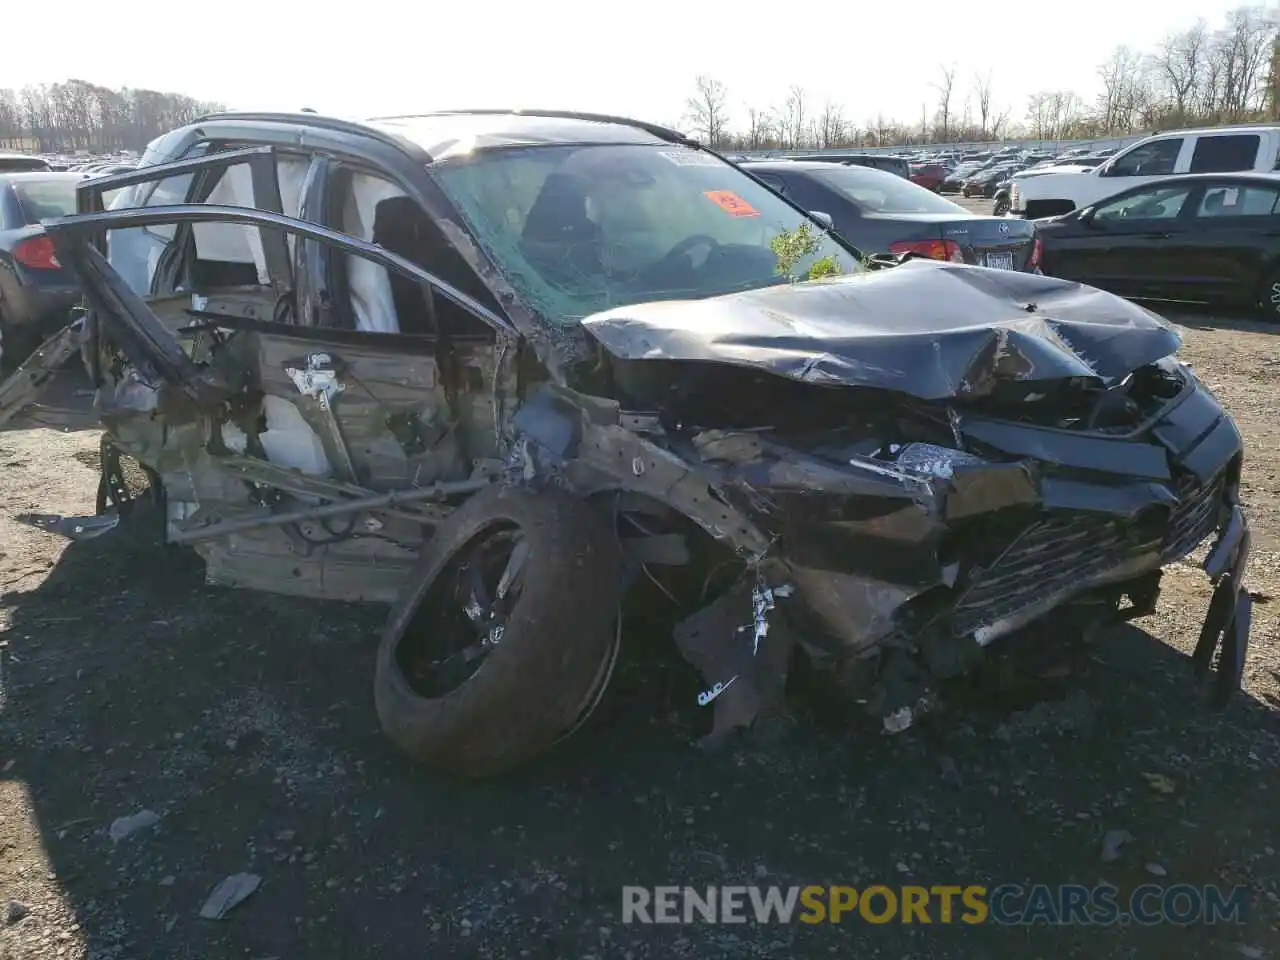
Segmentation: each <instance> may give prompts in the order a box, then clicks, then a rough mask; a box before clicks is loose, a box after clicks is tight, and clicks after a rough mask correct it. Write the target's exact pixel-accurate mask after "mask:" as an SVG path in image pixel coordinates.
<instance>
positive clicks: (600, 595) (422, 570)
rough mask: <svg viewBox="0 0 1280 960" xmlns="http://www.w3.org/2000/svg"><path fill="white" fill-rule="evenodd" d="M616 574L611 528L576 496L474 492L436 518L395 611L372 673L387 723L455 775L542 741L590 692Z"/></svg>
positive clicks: (532, 751) (399, 740)
mask: <svg viewBox="0 0 1280 960" xmlns="http://www.w3.org/2000/svg"><path fill="white" fill-rule="evenodd" d="M621 582H622V564H621V559H620V555H619V550H618V544H617V538H616V534H615V533H614V531H613V530H611V529H610V527H609V525H608V524H607V523H606V522H605V521H604V520H603V519H602V518H601V516H600V515H599V514H598V512H596V511H594V510H592V509H591V507H589V506H588V505H587V504H586V503H585V502H583V501H582V500H580V499H578V498H576V497H574V496H572V495H571V494H569V493H567V492H566V491H563V490H560V489H555V488H548V489H542V490H530V489H527V488H522V487H505V486H494V487H491V488H487V489H485V490H482V491H481V492H480V493H478V494H476V495H475V496H474V497H472V498H471V499H470V500H469V501H467V502H466V503H465V504H463V505H462V506H461V507H459V508H458V510H457V511H455V512H454V513H452V514H450V515H449V517H448V518H446V519H445V521H444V522H443V523H441V524H440V526H439V527H438V528H437V529H436V532H435V534H434V536H432V537H431V539H430V540H428V541H427V543H426V545H425V546H424V547H423V552H422V556H421V557H420V559H419V561H418V564H417V566H416V567H415V569H414V571H413V572H412V574H411V575H410V576H409V578H408V579H407V580H406V582H405V586H404V588H403V589H402V592H401V596H400V599H399V600H398V601H397V602H396V604H395V606H394V607H393V609H392V611H391V616H390V618H389V620H388V622H387V626H386V629H385V631H384V633H383V636H382V642H381V645H380V646H379V648H378V660H377V669H376V672H375V677H374V697H375V700H376V704H377V710H378V718H379V720H380V722H381V724H382V729H383V731H384V732H385V733H386V734H387V736H388V737H390V738H391V740H392V741H393V742H394V743H395V744H396V745H397V746H398V747H399V748H400V749H401V750H403V751H404V752H406V753H407V754H409V755H410V756H412V757H414V758H415V759H417V760H420V761H422V762H424V763H427V764H430V765H432V766H434V767H437V768H439V769H441V770H445V771H448V772H450V773H455V774H460V775H464V776H473V777H475V776H487V775H492V774H496V773H499V772H501V771H503V770H506V769H508V768H510V767H513V766H515V765H517V764H519V763H521V762H523V761H526V760H528V759H530V758H532V757H534V756H536V755H538V754H539V753H541V752H543V751H545V750H546V749H548V748H549V747H550V746H551V745H552V744H553V743H554V742H555V741H556V740H557V738H558V737H560V736H561V735H562V734H564V733H565V732H566V731H568V730H570V729H571V728H572V727H573V726H574V724H575V722H576V721H577V719H578V718H579V716H580V714H581V713H582V711H583V708H584V704H586V703H588V702H590V701H592V699H593V697H594V696H596V695H597V694H598V692H599V690H598V687H599V680H600V676H601V673H602V665H605V664H607V663H609V662H610V661H611V658H612V656H613V653H614V642H615V639H616V622H617V613H618V600H619V592H620V587H621Z"/></svg>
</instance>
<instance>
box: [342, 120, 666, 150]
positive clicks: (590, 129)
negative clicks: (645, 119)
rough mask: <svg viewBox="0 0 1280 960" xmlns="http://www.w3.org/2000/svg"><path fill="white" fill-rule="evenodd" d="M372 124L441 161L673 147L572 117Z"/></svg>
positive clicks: (631, 130)
mask: <svg viewBox="0 0 1280 960" xmlns="http://www.w3.org/2000/svg"><path fill="white" fill-rule="evenodd" d="M367 122H368V124H369V126H371V127H373V128H374V129H377V130H382V131H384V132H385V133H390V134H393V135H395V136H399V137H403V138H404V139H406V140H408V141H410V142H412V143H416V144H417V145H418V146H420V147H422V149H423V150H425V151H426V152H427V153H428V154H429V155H430V156H431V157H432V159H435V160H444V159H448V158H449V157H451V156H456V155H459V154H464V153H472V152H475V151H478V150H493V149H497V148H501V147H534V146H564V145H570V144H588V143H589V144H661V143H667V142H670V141H669V140H668V139H666V138H663V137H659V136H656V135H655V134H654V133H653V132H650V131H649V130H645V129H642V128H639V127H635V126H630V125H627V124H626V123H623V122H618V121H606V120H595V119H581V118H578V117H567V116H544V115H530V114H521V113H479V112H469V111H457V112H453V111H450V112H444V113H430V114H422V115H420V116H406V117H380V118H376V119H372V120H369V121H367Z"/></svg>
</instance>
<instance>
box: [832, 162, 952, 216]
mask: <svg viewBox="0 0 1280 960" xmlns="http://www.w3.org/2000/svg"><path fill="white" fill-rule="evenodd" d="M809 175H810V176H813V177H816V178H817V179H818V180H821V181H822V182H823V183H825V184H826V185H827V186H829V187H831V188H832V189H834V190H836V191H837V192H838V193H840V194H842V195H843V196H845V197H846V198H847V199H849V200H852V201H853V202H854V204H856V205H857V207H858V210H859V211H860V212H862V213H940V214H954V213H964V212H965V209H964V207H962V206H960V205H959V204H958V203H952V202H951V201H950V200H946V199H943V198H942V197H940V196H938V195H937V194H936V193H934V192H933V191H932V190H926V189H925V188H924V187H921V186H917V185H916V184H914V183H912V182H911V181H910V180H904V179H903V178H902V177H899V176H896V175H894V174H892V173H886V172H885V171H883V170H871V169H867V168H859V167H843V166H836V165H834V164H833V165H832V168H831V169H830V170H817V171H813V172H812V173H811V174H809Z"/></svg>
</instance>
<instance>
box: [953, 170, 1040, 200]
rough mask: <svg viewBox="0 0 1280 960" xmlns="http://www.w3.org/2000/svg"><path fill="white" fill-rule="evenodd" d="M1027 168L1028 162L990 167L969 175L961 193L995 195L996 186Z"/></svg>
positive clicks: (977, 195)
mask: <svg viewBox="0 0 1280 960" xmlns="http://www.w3.org/2000/svg"><path fill="white" fill-rule="evenodd" d="M1025 169H1026V164H1021V163H1011V164H1001V165H1000V166H996V167H988V168H987V169H986V170H981V171H979V172H978V173H975V174H974V175H973V176H972V177H969V178H968V179H967V180H965V181H964V183H962V184H961V185H960V194H961V195H962V196H964V197H966V198H968V197H994V196H995V195H996V188H997V187H998V186H999V185H1000V184H1001V183H1003V182H1004V181H1005V180H1008V179H1009V178H1010V177H1012V176H1013V175H1014V174H1015V173H1019V172H1021V171H1022V170H1025Z"/></svg>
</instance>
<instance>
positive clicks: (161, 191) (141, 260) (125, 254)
mask: <svg viewBox="0 0 1280 960" xmlns="http://www.w3.org/2000/svg"><path fill="white" fill-rule="evenodd" d="M190 188H191V174H189V173H185V174H182V175H181V176H176V177H166V178H165V179H163V180H161V181H159V182H158V183H141V184H137V185H134V186H130V187H121V188H120V189H118V190H110V191H108V192H106V193H104V194H103V196H102V205H103V206H104V207H105V208H106V209H108V210H121V209H124V208H127V207H136V206H148V207H151V206H171V205H173V204H180V203H185V202H186V199H187V191H188V190H189V189H190ZM139 195H141V196H144V197H146V200H145V202H143V203H141V204H139V203H138V202H137V198H138V197H139ZM176 229H177V228H176V227H175V226H174V225H173V224H171V223H166V224H161V225H158V226H151V227H130V228H128V229H127V230H108V231H107V260H108V261H109V262H110V263H111V266H112V267H114V268H115V270H116V272H117V273H118V274H120V276H121V277H122V278H123V279H124V281H125V283H127V284H128V285H129V287H130V288H131V289H132V290H133V292H134V293H138V294H147V293H150V292H151V281H152V278H153V277H154V276H155V272H156V267H157V266H159V264H160V256H161V254H163V253H164V251H165V248H166V247H168V246H169V244H171V243H172V242H173V238H174V232H175V230H176Z"/></svg>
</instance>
